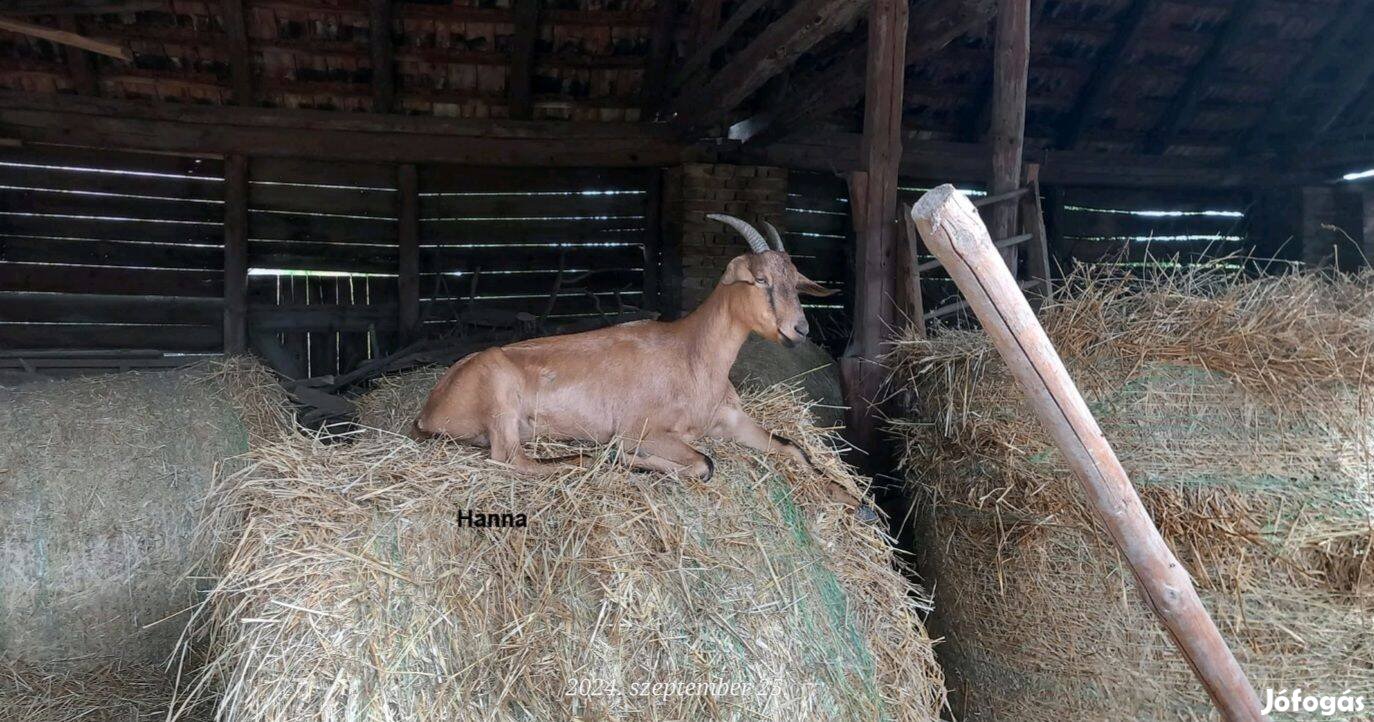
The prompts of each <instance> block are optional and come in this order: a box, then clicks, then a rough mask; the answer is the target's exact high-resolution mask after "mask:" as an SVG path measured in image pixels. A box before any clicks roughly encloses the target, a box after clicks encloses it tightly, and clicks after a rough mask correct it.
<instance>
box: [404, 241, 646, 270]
mask: <svg viewBox="0 0 1374 722" xmlns="http://www.w3.org/2000/svg"><path fill="white" fill-rule="evenodd" d="M560 257H561V258H562V263H563V266H562V267H563V268H565V269H588V270H591V269H606V268H639V267H642V266H643V265H644V252H643V250H642V249H641V248H640V247H638V246H610V247H583V248H561V249H560V248H464V247H461V246H456V247H454V246H449V247H434V246H428V247H421V249H420V269H421V270H422V271H424V272H427V273H433V272H436V271H475V270H477V269H479V268H480V269H482V270H484V271H527V270H548V269H557V268H559V258H560Z"/></svg>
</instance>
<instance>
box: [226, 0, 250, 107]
mask: <svg viewBox="0 0 1374 722" xmlns="http://www.w3.org/2000/svg"><path fill="white" fill-rule="evenodd" d="M221 1H222V2H223V3H224V5H223V6H222V7H223V13H224V32H225V34H226V35H228V37H229V82H230V84H231V86H232V87H233V89H234V104H235V105H252V104H253V102H254V100H253V66H252V63H251V61H250V60H249V56H248V24H247V22H246V21H245V19H244V16H243V3H244V0H221Z"/></svg>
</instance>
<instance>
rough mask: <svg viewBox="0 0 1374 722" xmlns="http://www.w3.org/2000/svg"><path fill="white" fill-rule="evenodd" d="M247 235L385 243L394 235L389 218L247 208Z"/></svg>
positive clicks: (267, 237) (290, 239)
mask: <svg viewBox="0 0 1374 722" xmlns="http://www.w3.org/2000/svg"><path fill="white" fill-rule="evenodd" d="M248 237H249V238H254V239H270V240H281V241H316V242H329V243H387V242H393V241H394V240H395V238H396V223H395V222H394V221H390V220H378V219H361V218H336V217H330V216H306V215H293V214H285V213H260V212H257V211H256V210H252V209H250V212H249V214H248Z"/></svg>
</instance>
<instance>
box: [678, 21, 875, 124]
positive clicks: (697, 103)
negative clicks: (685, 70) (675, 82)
mask: <svg viewBox="0 0 1374 722" xmlns="http://www.w3.org/2000/svg"><path fill="white" fill-rule="evenodd" d="M864 7H865V5H864V3H863V2H862V0H799V1H798V2H797V3H796V4H795V5H793V6H792V8H791V9H790V10H788V11H787V13H786V14H784V15H783V16H782V17H781V18H778V19H777V20H776V21H774V22H773V23H772V24H771V25H769V26H768V27H767V28H765V29H764V30H763V32H761V33H759V35H758V37H756V38H754V40H753V42H751V43H750V44H749V45H748V46H747V47H745V48H744V49H743V50H741V51H739V52H738V53H736V54H735V56H734V57H732V58H731V59H730V61H729V62H727V63H726V64H725V67H724V68H721V70H720V72H718V73H716V74H715V76H713V77H712V78H711V80H710V81H708V82H707V83H704V84H703V85H702V87H700V88H690V89H684V92H683V93H682V94H681V95H680V96H679V98H678V101H677V103H675V104H674V110H675V111H676V112H677V113H678V114H680V115H681V116H682V117H683V118H684V119H685V120H686V121H687V122H689V123H691V124H695V125H698V126H706V125H712V124H714V123H717V122H719V121H721V120H724V119H725V118H727V117H728V116H729V114H730V112H731V111H733V110H734V109H735V108H736V107H738V106H739V104H740V103H743V102H744V101H745V100H746V99H748V98H749V96H750V95H752V94H753V93H754V91H756V90H758V89H759V88H760V87H762V86H763V84H764V83H765V82H767V81H768V80H769V79H770V78H772V77H773V76H775V75H777V74H778V73H781V72H782V71H783V70H786V69H787V68H788V67H789V66H790V65H792V63H793V62H795V61H796V60H797V58H798V57H801V54H802V53H805V52H806V51H808V50H810V49H811V48H813V47H815V45H816V43H818V42H820V41H821V40H823V39H825V38H826V37H828V36H830V34H832V33H834V32H835V31H837V30H839V29H840V28H843V27H845V26H847V25H849V24H850V23H851V22H852V21H853V20H854V18H856V17H857V16H858V15H859V13H860V12H862V11H863V9H864Z"/></svg>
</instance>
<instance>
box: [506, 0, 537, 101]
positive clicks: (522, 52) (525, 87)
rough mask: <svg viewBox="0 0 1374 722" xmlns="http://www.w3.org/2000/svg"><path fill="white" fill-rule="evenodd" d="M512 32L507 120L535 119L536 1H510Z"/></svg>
mask: <svg viewBox="0 0 1374 722" xmlns="http://www.w3.org/2000/svg"><path fill="white" fill-rule="evenodd" d="M511 11H512V13H513V14H514V16H515V18H514V19H515V32H514V34H513V35H512V36H511V45H510V80H509V87H508V88H507V90H508V91H509V96H510V117H512V118H516V119H518V120H528V119H529V118H531V117H533V115H534V94H533V88H534V48H535V41H537V40H538V39H539V0H513V2H512V4H511Z"/></svg>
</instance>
